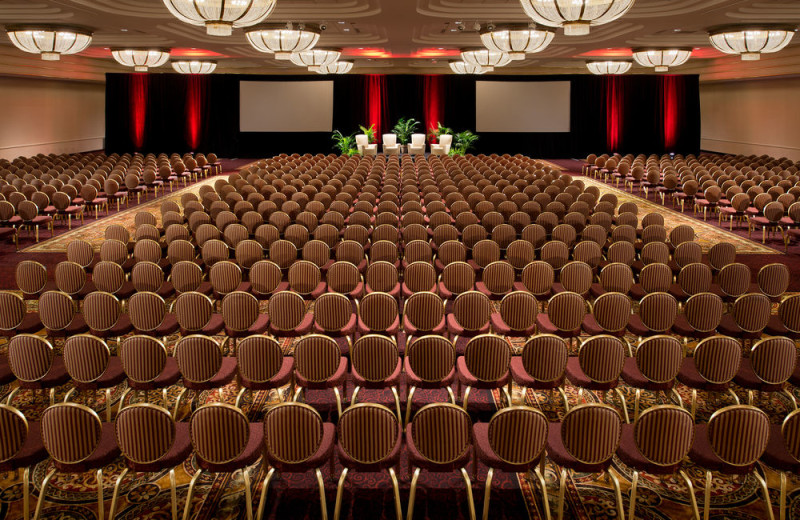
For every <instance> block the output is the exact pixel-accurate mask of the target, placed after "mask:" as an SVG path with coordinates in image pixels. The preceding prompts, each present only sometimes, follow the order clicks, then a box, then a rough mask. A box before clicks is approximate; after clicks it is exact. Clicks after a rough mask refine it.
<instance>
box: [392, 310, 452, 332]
mask: <svg viewBox="0 0 800 520" xmlns="http://www.w3.org/2000/svg"><path fill="white" fill-rule="evenodd" d="M446 327H447V320H446V318H445V317H442V321H440V322H439V324H438V325H437V326H436V327H434V329H433V330H430V331H428V330H424V331H422V332H424V333H425V334H444V331H445V329H446ZM403 330H404V331H405V332H406V334H407V335H408V336H416V335H417V333H418V332H420V330H419V329H418V328H416V327H414V325H412V324H411V322H410V321H409V320H408V315H407V314H404V315H403Z"/></svg>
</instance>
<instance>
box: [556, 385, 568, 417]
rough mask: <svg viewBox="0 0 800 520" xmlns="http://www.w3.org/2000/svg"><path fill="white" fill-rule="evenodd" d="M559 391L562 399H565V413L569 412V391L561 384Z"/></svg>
mask: <svg viewBox="0 0 800 520" xmlns="http://www.w3.org/2000/svg"><path fill="white" fill-rule="evenodd" d="M558 391H559V393H560V394H561V399H562V400H563V401H564V413H567V412H569V399H567V392H566V391H564V387H563V386H559V387H558Z"/></svg>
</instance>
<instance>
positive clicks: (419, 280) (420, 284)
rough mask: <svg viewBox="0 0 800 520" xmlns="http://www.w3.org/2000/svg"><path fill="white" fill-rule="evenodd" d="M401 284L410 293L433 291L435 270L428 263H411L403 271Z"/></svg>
mask: <svg viewBox="0 0 800 520" xmlns="http://www.w3.org/2000/svg"><path fill="white" fill-rule="evenodd" d="M403 282H404V283H405V285H406V287H408V289H409V290H410V291H411V292H412V293H418V292H423V291H432V290H435V286H436V270H435V269H434V267H433V265H432V264H430V263H428V262H423V261H418V262H412V263H411V264H409V265H408V267H406V269H405V273H404V275H403Z"/></svg>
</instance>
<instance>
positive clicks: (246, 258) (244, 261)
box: [235, 240, 264, 269]
mask: <svg viewBox="0 0 800 520" xmlns="http://www.w3.org/2000/svg"><path fill="white" fill-rule="evenodd" d="M235 257H236V263H237V264H239V267H241V268H242V269H250V268H251V267H252V266H253V264H255V263H256V262H258V261H259V260H263V259H264V249H263V248H262V247H261V244H259V243H258V242H256V241H255V240H242V241H241V242H239V243H238V244H236V252H235Z"/></svg>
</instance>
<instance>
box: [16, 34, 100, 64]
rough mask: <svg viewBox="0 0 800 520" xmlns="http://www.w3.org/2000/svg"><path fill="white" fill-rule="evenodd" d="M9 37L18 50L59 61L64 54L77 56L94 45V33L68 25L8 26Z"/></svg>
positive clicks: (48, 59) (44, 58)
mask: <svg viewBox="0 0 800 520" xmlns="http://www.w3.org/2000/svg"><path fill="white" fill-rule="evenodd" d="M6 32H7V33H8V37H9V38H10V39H11V43H13V44H14V45H15V46H16V47H17V48H18V49H20V50H21V51H25V52H30V53H32V54H40V55H41V56H42V59H43V60H47V61H57V60H60V59H61V55H62V54H76V53H78V52H81V51H82V50H84V49H86V47H88V46H89V44H90V43H92V31H90V30H88V29H84V28H81V27H72V26H68V25H8V26H6Z"/></svg>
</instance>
